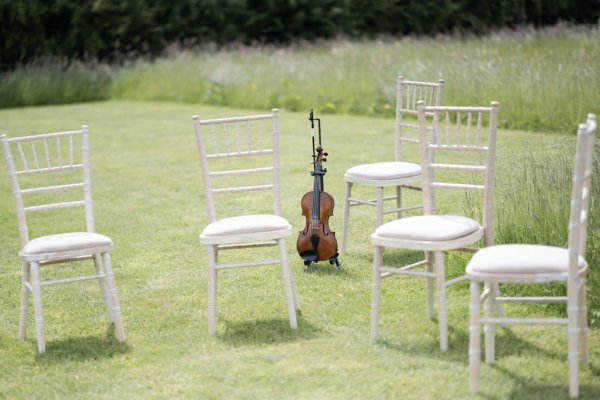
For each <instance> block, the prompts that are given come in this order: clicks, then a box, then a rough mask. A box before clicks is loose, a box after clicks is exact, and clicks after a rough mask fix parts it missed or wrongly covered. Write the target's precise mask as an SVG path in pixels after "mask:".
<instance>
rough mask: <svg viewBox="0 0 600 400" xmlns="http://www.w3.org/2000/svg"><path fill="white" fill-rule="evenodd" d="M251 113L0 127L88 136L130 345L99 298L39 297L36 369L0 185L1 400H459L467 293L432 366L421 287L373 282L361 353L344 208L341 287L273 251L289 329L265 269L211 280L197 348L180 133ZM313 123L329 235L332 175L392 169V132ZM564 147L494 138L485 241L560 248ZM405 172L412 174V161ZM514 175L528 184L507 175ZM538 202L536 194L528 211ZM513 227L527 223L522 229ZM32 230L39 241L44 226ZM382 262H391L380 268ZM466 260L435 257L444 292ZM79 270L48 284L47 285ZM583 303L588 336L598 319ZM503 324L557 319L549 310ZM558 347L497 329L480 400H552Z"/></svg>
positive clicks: (323, 270) (356, 241) (339, 184)
mask: <svg viewBox="0 0 600 400" xmlns="http://www.w3.org/2000/svg"><path fill="white" fill-rule="evenodd" d="M254 112H255V111H254V110H247V109H233V108H223V107H211V106H204V105H185V104H179V103H170V102H139V101H138V102H130V101H108V102H100V103H87V104H78V105H62V106H45V107H33V108H22V109H12V110H3V111H0V132H2V133H4V134H7V135H9V136H16V135H21V134H27V133H36V132H49V131H58V130H64V129H70V128H76V127H78V126H80V125H81V124H83V123H86V124H88V125H89V127H90V134H91V148H92V152H91V157H92V160H91V162H92V181H93V188H92V190H93V194H94V200H95V214H96V219H97V230H98V231H99V232H102V233H105V234H107V235H109V236H111V237H112V238H113V240H114V242H115V250H114V252H113V264H114V268H115V273H116V279H117V285H118V290H119V294H120V299H121V305H122V308H123V318H124V323H125V329H126V335H127V343H126V344H124V345H119V344H118V343H117V341H116V339H115V338H114V332H113V329H111V328H110V326H109V324H108V321H107V318H106V316H105V313H104V308H103V304H102V299H101V296H100V293H99V289H98V285H97V284H95V283H94V282H84V283H80V284H71V285H68V286H53V287H50V288H48V289H47V290H45V291H44V292H43V298H44V302H45V303H44V312H45V319H46V343H47V353H46V354H45V355H42V356H39V355H37V353H36V346H35V335H34V332H35V330H34V324H33V317H30V320H29V325H28V333H29V336H28V338H27V340H25V341H19V340H18V339H17V338H16V332H17V326H18V304H19V291H20V278H19V274H20V271H19V270H20V268H19V263H18V260H17V257H16V254H17V252H18V233H17V229H16V220H15V213H14V206H13V201H12V197H11V193H10V187H9V185H8V179H7V176H6V173H5V170H4V169H0V182H3V184H2V185H0V205H1V207H0V210H1V211H0V221H1V223H0V238H1V239H2V242H3V243H4V246H2V248H0V265H2V269H1V270H0V287H1V288H2V292H1V296H0V358H1V359H2V360H3V362H2V363H1V364H0V397H3V398H61V399H62V398H83V397H85V398H88V399H105V398H165V397H169V398H205V399H217V398H243V399H255V398H327V399H337V398H340V399H341V398H415V399H417V398H419V399H421V398H467V397H469V394H468V385H467V382H468V361H467V360H468V359H467V346H468V319H467V316H468V289H467V284H466V283H462V284H459V285H455V286H453V287H452V288H451V289H450V290H449V292H448V307H449V308H448V312H449V331H450V336H449V343H450V350H449V352H448V353H441V352H440V351H439V344H438V334H437V323H436V321H435V320H434V321H430V320H428V319H427V318H426V312H425V305H424V290H425V289H424V282H423V281H422V280H418V279H413V278H407V277H402V278H397V279H394V280H386V281H385V282H384V285H383V292H382V308H381V325H380V340H379V341H378V343H377V344H375V345H371V344H370V342H369V309H370V297H371V296H370V284H371V262H372V247H371V245H370V244H369V240H368V238H369V235H370V233H371V232H372V230H373V229H374V214H373V210H372V209H370V208H361V207H359V208H356V209H353V211H352V217H351V226H350V236H349V251H348V253H347V254H346V255H345V256H343V257H342V263H343V264H342V268H340V269H339V270H338V269H335V268H334V267H332V266H330V265H329V264H327V263H321V264H319V265H318V266H316V267H314V268H311V269H310V270H308V271H306V272H305V271H303V264H302V260H301V259H300V258H299V257H298V256H297V254H296V253H295V249H294V240H295V238H294V237H293V238H291V239H290V240H289V241H288V251H289V253H290V257H291V260H292V270H293V273H294V277H295V280H296V285H297V290H298V293H299V296H300V301H301V307H302V313H301V314H300V315H299V328H298V330H296V331H293V330H291V329H290V328H289V324H288V320H287V313H286V309H285V303H284V297H283V289H282V285H281V279H280V269H279V267H277V266H272V267H262V268H257V269H245V270H237V271H225V272H224V273H222V274H220V278H219V295H218V301H219V320H218V326H217V329H218V335H217V337H215V338H212V337H209V336H208V335H207V323H206V310H207V294H206V291H207V283H206V251H205V249H204V248H203V247H202V246H201V245H200V243H199V241H198V234H199V232H200V231H201V229H202V227H203V226H204V225H205V224H206V215H205V210H204V207H203V195H202V185H201V179H200V171H199V165H198V157H197V151H196V148H195V143H194V134H193V129H192V125H191V116H192V115H194V114H198V115H200V116H201V117H206V118H208V117H220V116H233V115H243V114H248V113H254ZM501 113H502V111H501ZM306 118H307V113H305V112H300V113H298V112H290V111H282V112H281V132H282V137H281V138H282V160H284V161H283V163H282V175H283V181H284V182H285V185H284V187H283V206H284V209H283V214H284V217H286V218H287V219H288V220H289V221H290V222H291V223H292V225H293V226H294V228H296V229H298V230H299V229H301V228H302V227H303V226H304V218H303V217H302V216H301V215H300V205H299V201H300V197H301V196H302V195H303V194H304V192H306V191H307V190H310V188H311V185H312V180H311V177H310V175H309V170H310V164H309V163H308V161H309V160H310V141H309V127H308V121H307V119H306ZM322 118H323V129H324V135H325V136H324V141H325V143H324V144H325V146H326V148H327V150H328V151H329V154H330V155H329V157H328V158H329V161H328V163H327V164H328V165H327V167H328V175H327V177H326V179H327V180H326V189H327V191H328V192H330V193H331V194H332V195H333V196H334V198H335V199H337V200H338V207H337V208H336V209H335V213H334V216H333V217H332V218H331V219H330V225H331V226H332V229H334V230H338V231H339V230H340V229H341V226H340V225H341V212H342V210H341V206H340V204H341V200H340V199H341V197H342V196H343V178H342V177H343V173H344V171H345V170H346V169H347V168H348V167H350V166H352V165H354V164H357V163H362V162H367V161H368V160H372V159H383V158H391V157H392V148H391V147H390V142H391V140H392V136H393V122H392V120H390V119H384V118H367V117H357V116H351V115H339V116H338V115H322ZM574 131H575V127H574V126H573V127H572V128H571V129H570V130H569V131H568V132H565V134H564V135H560V136H557V135H548V134H540V133H533V132H525V131H514V130H508V129H501V131H500V135H499V143H498V178H497V189H496V226H497V234H496V240H497V241H499V242H501V241H503V240H505V239H508V238H510V239H512V238H514V237H515V236H512V237H507V236H505V235H507V234H506V233H503V231H502V228H501V227H502V226H503V225H505V224H508V225H509V226H511V224H512V225H514V226H517V228H518V229H516V230H515V229H512V228H511V229H510V231H511V232H515V233H514V234H515V235H518V234H523V235H524V237H525V238H533V239H536V236H535V235H540V236H539V237H538V238H537V239H540V240H542V239H543V240H550V241H551V242H552V243H553V244H561V245H564V243H562V240H564V233H565V232H566V229H567V226H566V220H565V219H564V218H563V215H562V213H563V212H564V209H563V208H561V207H559V206H556V207H554V208H552V207H543V208H541V207H539V205H540V202H541V201H543V202H544V204H546V205H550V204H554V203H556V204H559V203H560V204H563V203H564V204H565V207H566V206H567V203H568V197H569V187H570V181H569V180H570V178H569V174H570V168H571V157H572V150H573V137H572V135H571V134H572V133H573V132H574ZM350 138H351V140H349V139H350ZM365 149H368V151H365ZM409 159H411V160H413V161H416V155H415V154H412V155H411V156H410V157H409ZM515 165H524V166H527V168H528V169H527V171H533V172H535V173H534V174H525V173H524V172H523V173H521V172H519V169H518V168H515ZM596 170H597V169H596ZM523 171H525V169H523ZM525 175H526V176H525ZM551 179H554V180H555V181H551ZM525 183H527V185H524V184H525ZM524 187H526V189H523V190H521V191H519V190H517V189H519V188H524ZM550 188H551V189H550ZM594 188H598V185H595V186H594ZM536 190H538V191H541V192H543V198H542V199H540V197H539V193H537V192H536ZM594 190H595V193H596V194H595V196H596V198H597V196H598V193H597V189H594ZM515 196H517V197H515ZM515 201H516V202H515ZM555 210H556V212H555ZM466 211H468V210H466ZM528 212H533V213H537V214H534V217H533V218H529V217H527V218H524V217H523V215H526V214H527V213H528ZM595 214H596V215H597V212H596V213H595ZM593 215H594V214H593ZM511 216H514V220H512V219H509V218H511ZM81 222H82V224H83V220H82V221H81ZM593 225H594V226H593V227H592V228H591V234H590V237H591V243H596V246H597V240H598V239H597V238H598V228H597V226H598V225H597V219H595V222H594V223H593ZM38 226H40V225H38ZM549 226H550V227H551V229H550V230H549V231H548V227H549ZM39 229H42V230H44V229H47V227H45V226H44V224H43V223H42V224H41V227H40V228H39ZM79 229H81V227H80V228H79ZM532 235H533V236H532ZM544 235H545V236H544ZM518 237H521V236H518ZM590 249H592V247H590ZM386 254H388V253H387V252H386ZM253 255H254V254H253V253H252V252H248V253H243V254H242V255H241V256H240V257H242V258H244V257H248V258H249V257H251V256H253ZM590 255H591V256H593V257H595V258H593V260H594V261H592V262H593V264H592V269H591V272H592V279H590V285H591V286H592V288H591V290H590V292H591V293H590V300H591V301H592V302H594V297H593V296H596V295H595V294H594V293H596V292H597V291H598V289H597V278H595V276H597V271H595V269H594V266H595V265H598V262H597V247H596V248H595V250H593V253H590ZM389 256H390V257H397V256H400V257H403V255H402V254H400V255H399V254H398V253H397V252H392V251H390V252H389ZM464 261H465V260H464V259H463V258H462V257H460V256H456V255H454V254H450V255H449V256H448V263H449V265H450V267H449V275H459V274H461V272H462V270H463V268H464ZM82 267H85V265H81V266H67V267H64V269H63V268H54V269H52V270H50V269H49V270H48V272H47V273H46V277H48V278H50V277H55V276H59V275H60V276H62V275H61V274H63V273H64V272H65V271H69V270H70V269H72V268H82ZM88 268H89V266H88ZM594 304H596V305H592V304H590V313H591V316H590V318H591V320H592V323H594V320H597V318H598V316H597V311H598V306H597V303H594ZM510 309H512V310H514V311H520V312H525V313H530V314H533V313H534V312H535V313H541V314H544V315H562V313H563V310H561V309H560V308H556V307H555V308H544V309H541V308H535V307H531V306H530V307H525V306H519V305H515V306H513V307H512V308H510ZM510 309H509V310H510ZM590 340H591V342H590V348H591V357H590V359H591V365H590V368H588V369H585V368H584V369H582V372H581V378H580V383H581V398H597V397H598V396H600V377H599V376H598V374H599V372H598V371H600V361H599V360H600V351H599V350H598V349H599V348H600V347H599V346H598V344H600V330H599V329H598V328H597V327H595V326H593V327H592V329H591V337H590ZM565 341H566V335H565V331H564V328H560V327H537V326H535V327H528V326H515V327H509V328H502V329H498V338H497V355H498V360H497V363H496V364H495V365H494V366H487V365H485V366H483V370H482V378H481V379H482V380H481V392H480V395H479V397H480V398H490V399H509V398H510V399H519V398H522V399H548V398H567V396H568V390H567V363H566V343H565Z"/></svg>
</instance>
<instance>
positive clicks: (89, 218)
mask: <svg viewBox="0 0 600 400" xmlns="http://www.w3.org/2000/svg"><path fill="white" fill-rule="evenodd" d="M1 140H2V147H3V149H4V156H5V159H6V164H7V167H8V176H9V179H10V183H11V186H12V192H13V196H14V200H15V203H16V211H17V224H18V227H19V234H20V243H21V250H20V252H19V259H20V260H21V265H22V267H21V316H20V322H19V338H21V339H23V338H25V331H26V326H27V314H28V305H29V297H30V294H31V295H32V296H33V307H34V314H35V325H36V333H37V345H38V351H39V352H40V353H44V352H45V351H46V344H45V338H44V316H43V312H42V294H41V289H42V287H45V286H49V285H54V284H62V283H70V282H78V281H83V280H88V279H96V280H98V281H99V283H100V288H101V290H102V293H103V297H104V304H105V306H106V310H107V312H108V316H109V319H110V321H111V322H113V323H114V325H115V330H116V336H117V339H118V340H119V342H124V341H125V332H124V329H123V322H122V319H121V307H120V305H119V298H118V295H117V289H116V285H115V279H114V273H113V269H112V267H111V262H110V252H111V250H112V249H113V242H112V240H111V239H110V238H109V237H108V236H105V235H101V234H99V233H96V227H95V220H94V214H93V209H92V192H91V177H90V161H89V153H90V148H89V139H88V128H87V126H85V125H84V126H82V128H81V130H77V131H68V132H59V133H49V134H39V135H31V136H22V137H13V138H8V137H6V136H5V135H2V137H1ZM48 183H50V184H48ZM44 196H48V197H47V198H48V199H50V200H46V201H45V202H44V204H39V202H41V201H43V198H44ZM65 199H70V201H64V200H65ZM36 203H37V204H36ZM71 207H83V208H84V212H85V223H86V230H85V231H83V232H61V233H53V234H48V235H43V236H39V237H35V238H33V239H32V238H30V226H29V225H28V215H30V214H34V213H36V214H37V213H40V214H43V213H45V212H46V213H48V212H49V211H50V210H52V214H54V215H56V214H59V213H60V211H58V210H57V209H65V208H71ZM61 215H62V214H61ZM44 221H47V220H46V219H45V220H44ZM89 259H91V260H93V262H94V266H95V273H93V274H88V275H81V276H74V277H67V278H61V279H51V280H42V279H41V272H42V271H41V269H42V268H41V267H46V266H47V265H49V264H55V263H65V262H72V261H83V260H89Z"/></svg>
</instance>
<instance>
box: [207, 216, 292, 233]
mask: <svg viewBox="0 0 600 400" xmlns="http://www.w3.org/2000/svg"><path fill="white" fill-rule="evenodd" d="M289 228H290V224H289V222H287V220H285V218H282V217H279V216H277V215H265V214H257V215H241V216H237V217H231V218H224V219H221V220H218V221H215V222H213V223H212V224H209V225H208V226H207V227H206V228H204V230H203V231H202V233H201V234H200V237H220V236H234V235H246V234H253V233H261V232H270V231H279V230H285V229H289Z"/></svg>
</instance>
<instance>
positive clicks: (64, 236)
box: [19, 232, 113, 257]
mask: <svg viewBox="0 0 600 400" xmlns="http://www.w3.org/2000/svg"><path fill="white" fill-rule="evenodd" d="M112 244H113V243H112V240H111V239H110V238H109V237H108V236H104V235H101V234H99V233H94V232H69V233H59V234H56V235H47V236H41V237H38V238H35V239H32V240H31V241H29V242H28V243H27V244H26V245H25V246H24V247H23V249H22V250H21V252H20V253H19V255H20V256H21V257H26V256H28V255H34V254H35V255H40V254H46V253H57V252H62V251H76V250H84V249H85V250H89V249H93V248H96V247H105V246H111V245H112Z"/></svg>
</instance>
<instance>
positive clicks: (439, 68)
mask: <svg viewBox="0 0 600 400" xmlns="http://www.w3.org/2000/svg"><path fill="white" fill-rule="evenodd" d="M599 62H600V30H599V29H598V27H587V28H584V27H568V26H558V27H553V28H547V29H544V30H523V31H520V32H500V33H495V34H492V35H489V36H484V37H470V36H462V37H461V36H442V35H440V36H437V37H435V38H415V37H406V38H403V39H385V38H383V39H379V40H363V41H358V40H352V41H351V40H346V39H339V40H333V41H323V42H317V43H310V44H309V43H297V44H295V45H292V46H288V47H275V46H250V47H248V46H241V45H230V46H228V47H220V48H217V47H214V46H205V47H201V48H193V49H190V48H185V47H184V48H182V47H173V48H172V49H171V50H170V51H169V52H168V53H167V54H165V55H164V56H163V57H160V58H157V59H154V60H147V59H138V60H133V61H130V62H129V63H125V64H123V65H118V66H117V65H103V64H98V63H95V62H88V63H84V64H82V63H74V64H68V63H66V62H65V61H64V60H40V61H38V62H36V63H32V64H31V65H27V66H24V67H22V68H19V69H17V70H16V71H14V72H6V73H3V74H0V108H8V107H21V106H32V105H40V104H58V103H72V102H79V101H90V100H105V99H109V98H110V99H119V100H142V101H148V100H151V101H167V102H182V103H189V104H196V103H203V104H209V105H215V106H228V107H241V108H251V109H262V110H264V109H271V108H272V107H279V108H282V109H286V110H289V111H301V110H306V109H308V108H311V107H313V108H315V109H318V110H320V112H323V113H332V114H353V115H365V116H381V117H390V118H392V117H393V115H394V104H395V92H394V80H395V78H396V76H398V75H404V76H405V77H406V78H407V79H417V80H424V81H437V80H438V79H442V78H443V79H445V80H446V82H447V89H446V91H445V94H444V102H445V103H446V104H455V105H471V104H482V103H484V104H488V103H489V102H490V101H491V100H497V101H499V102H500V103H501V104H502V105H503V114H502V120H501V124H502V126H503V127H504V128H506V129H520V130H532V131H536V132H553V133H563V132H567V131H571V130H572V127H573V126H575V125H576V124H577V123H579V122H580V121H581V120H582V119H583V117H584V116H585V113H587V112H595V113H600V106H599V104H600V71H599V69H598V68H597V65H598V64H599ZM77 96H79V98H78V97H77Z"/></svg>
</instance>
